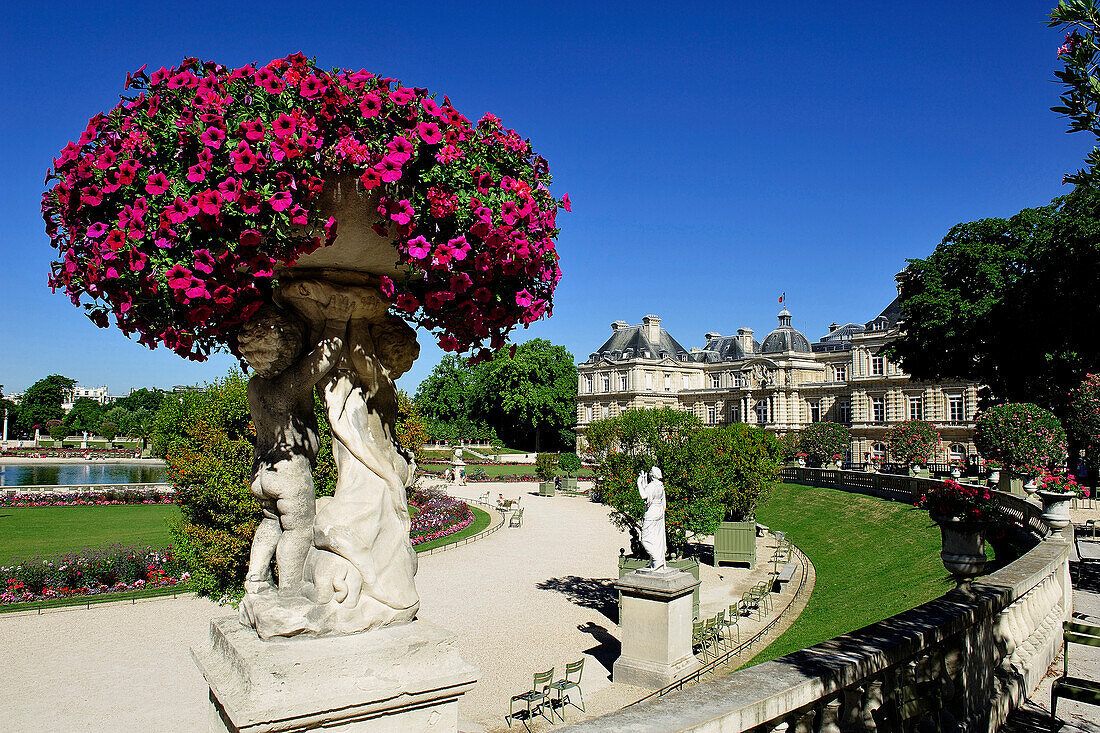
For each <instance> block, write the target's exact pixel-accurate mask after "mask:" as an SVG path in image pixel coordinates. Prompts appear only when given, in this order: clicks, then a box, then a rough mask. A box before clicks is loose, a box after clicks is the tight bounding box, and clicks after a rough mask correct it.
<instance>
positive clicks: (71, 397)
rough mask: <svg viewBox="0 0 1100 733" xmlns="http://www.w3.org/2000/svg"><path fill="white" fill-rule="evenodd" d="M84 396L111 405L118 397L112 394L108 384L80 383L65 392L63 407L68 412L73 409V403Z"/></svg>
mask: <svg viewBox="0 0 1100 733" xmlns="http://www.w3.org/2000/svg"><path fill="white" fill-rule="evenodd" d="M82 397H86V398H88V399H90V400H94V401H95V402H98V403H99V404H101V405H109V404H111V403H112V402H114V401H115V400H117V399H118V397H117V396H115V395H112V394H110V391H109V390H108V389H107V387H106V385H104V386H103V387H83V386H81V385H79V384H78V385H76V386H75V387H73V388H72V389H71V390H69V391H68V392H66V393H65V398H64V399H63V400H62V401H61V409H62V410H64V411H65V412H68V411H69V410H71V409H73V403H75V402H76V401H77V400H79V399H80V398H82Z"/></svg>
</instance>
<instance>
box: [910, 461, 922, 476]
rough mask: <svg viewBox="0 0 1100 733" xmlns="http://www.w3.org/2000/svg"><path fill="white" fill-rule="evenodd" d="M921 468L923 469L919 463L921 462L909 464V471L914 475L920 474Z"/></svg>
mask: <svg viewBox="0 0 1100 733" xmlns="http://www.w3.org/2000/svg"><path fill="white" fill-rule="evenodd" d="M921 470H922V467H921V464H919V463H912V464H910V465H909V473H911V474H912V475H914V476H920V472H921Z"/></svg>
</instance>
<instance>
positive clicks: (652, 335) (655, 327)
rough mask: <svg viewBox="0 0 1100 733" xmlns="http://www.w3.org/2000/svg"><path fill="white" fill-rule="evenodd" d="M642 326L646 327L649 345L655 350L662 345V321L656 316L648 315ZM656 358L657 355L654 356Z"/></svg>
mask: <svg viewBox="0 0 1100 733" xmlns="http://www.w3.org/2000/svg"><path fill="white" fill-rule="evenodd" d="M642 324H643V325H644V326H645V337H646V338H647V339H649V343H651V344H652V345H653V347H654V348H658V347H660V345H661V319H660V318H658V317H657V316H655V315H652V314H651V315H648V316H646V317H645V318H643V319H642ZM654 356H656V354H654Z"/></svg>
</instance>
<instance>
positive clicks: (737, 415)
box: [730, 405, 741, 423]
mask: <svg viewBox="0 0 1100 733" xmlns="http://www.w3.org/2000/svg"><path fill="white" fill-rule="evenodd" d="M730 422H731V423H736V422H741V408H739V407H738V406H737V405H730Z"/></svg>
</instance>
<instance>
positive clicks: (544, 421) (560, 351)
mask: <svg viewBox="0 0 1100 733" xmlns="http://www.w3.org/2000/svg"><path fill="white" fill-rule="evenodd" d="M414 401H415V402H416V404H417V406H418V407H419V409H420V412H421V414H422V415H423V416H424V418H425V419H426V420H427V421H428V432H429V435H430V437H431V438H432V439H434V440H448V441H453V440H461V439H465V440H470V439H478V440H489V441H492V440H494V439H496V438H497V437H498V436H499V438H500V439H502V440H503V441H504V442H505V443H506V444H507V445H510V446H513V447H520V448H529V449H535V450H540V449H542V450H545V449H548V448H551V449H552V448H571V447H572V446H573V442H574V436H573V429H572V428H573V425H574V423H575V422H576V409H577V368H576V366H575V365H574V363H573V355H572V354H571V353H569V351H568V350H566V349H565V347H564V346H558V345H555V344H552V343H550V342H549V341H547V340H545V339H534V340H532V341H528V342H526V343H523V344H520V345H519V346H518V347H516V350H515V354H514V355H512V354H510V353H509V352H508V351H501V352H499V353H497V354H496V355H495V356H494V357H493V358H492V359H490V360H488V361H485V362H481V363H479V364H470V363H469V362H468V361H467V360H464V359H460V358H458V357H455V356H452V355H448V356H445V357H444V358H443V360H442V361H441V362H440V363H439V364H438V365H437V366H436V368H435V369H433V370H432V373H431V374H430V375H429V376H428V378H427V379H425V380H424V381H423V382H422V383H421V384H420V387H419V388H418V389H417V391H416V396H415V398H414Z"/></svg>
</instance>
